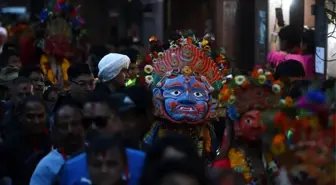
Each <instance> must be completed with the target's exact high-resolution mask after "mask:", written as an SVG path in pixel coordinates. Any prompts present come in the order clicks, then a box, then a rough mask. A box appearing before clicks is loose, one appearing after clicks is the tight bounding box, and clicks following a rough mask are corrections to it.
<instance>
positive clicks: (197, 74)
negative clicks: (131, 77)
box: [139, 31, 228, 144]
mask: <svg viewBox="0 0 336 185" xmlns="http://www.w3.org/2000/svg"><path fill="white" fill-rule="evenodd" d="M150 46H151V49H150V54H148V55H147V56H146V57H145V60H144V62H143V63H142V64H141V65H142V66H140V69H141V68H143V70H141V71H142V72H141V74H140V79H139V81H140V82H143V85H148V86H150V87H152V88H153V103H154V107H155V115H156V116H157V117H160V118H162V119H161V121H159V123H155V124H154V126H153V129H152V130H151V131H150V134H149V135H147V137H146V138H145V142H146V143H148V144H150V143H151V141H152V139H153V138H157V137H159V136H161V135H162V134H163V132H165V131H176V132H179V133H185V134H189V135H191V137H192V138H194V139H196V140H197V139H199V138H200V137H202V138H206V136H205V135H204V132H203V131H202V130H204V129H203V127H205V125H207V121H208V120H209V119H210V118H214V117H215V116H216V108H217V100H216V98H215V97H213V96H212V93H213V92H215V91H218V92H219V90H220V89H221V86H222V82H223V80H224V76H225V75H226V74H227V73H228V61H227V59H226V57H225V56H224V51H223V50H221V49H220V48H215V46H214V38H211V37H208V36H205V37H203V39H201V40H198V39H197V38H196V37H195V35H194V34H193V33H192V32H190V31H187V32H185V33H182V32H177V34H176V35H174V38H173V39H172V40H170V43H169V45H164V44H163V43H161V42H160V41H158V40H157V39H156V38H155V37H151V38H150ZM182 125H183V126H182ZM185 125H189V126H187V129H185ZM188 130H189V131H188ZM206 130H207V129H206ZM149 138H150V139H149Z"/></svg>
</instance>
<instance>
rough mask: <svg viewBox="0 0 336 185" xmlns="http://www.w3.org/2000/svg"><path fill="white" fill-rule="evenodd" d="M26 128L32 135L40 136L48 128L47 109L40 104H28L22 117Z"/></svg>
mask: <svg viewBox="0 0 336 185" xmlns="http://www.w3.org/2000/svg"><path fill="white" fill-rule="evenodd" d="M21 122H22V124H23V125H24V128H25V129H26V130H27V131H28V132H29V133H31V134H40V133H43V132H44V129H45V128H46V109H45V107H44V105H42V104H41V103H40V102H35V101H32V102H28V103H27V104H26V107H25V108H24V111H23V112H22V115H21Z"/></svg>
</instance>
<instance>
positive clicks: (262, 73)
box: [218, 67, 284, 120]
mask: <svg viewBox="0 0 336 185" xmlns="http://www.w3.org/2000/svg"><path fill="white" fill-rule="evenodd" d="M250 85H258V86H266V87H269V88H270V89H271V90H272V92H273V94H275V95H278V96H280V95H281V94H282V92H283V87H284V84H283V83H282V82H281V81H279V80H274V77H273V74H272V73H271V72H269V71H266V70H264V69H262V68H260V67H257V68H255V69H254V70H253V72H252V75H251V76H245V75H237V76H235V77H234V78H233V79H232V80H231V81H229V82H228V83H226V84H224V85H223V87H222V89H221V91H220V93H219V97H218V99H219V101H220V106H221V107H227V109H228V115H229V117H230V118H231V119H232V120H238V118H239V116H240V113H239V112H238V110H237V108H236V106H235V103H236V99H237V97H236V94H235V90H236V89H238V88H249V86H250Z"/></svg>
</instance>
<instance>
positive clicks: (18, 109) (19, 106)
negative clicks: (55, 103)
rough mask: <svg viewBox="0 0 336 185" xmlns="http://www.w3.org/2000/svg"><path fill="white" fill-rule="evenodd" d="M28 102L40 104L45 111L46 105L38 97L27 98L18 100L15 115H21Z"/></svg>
mask: <svg viewBox="0 0 336 185" xmlns="http://www.w3.org/2000/svg"><path fill="white" fill-rule="evenodd" d="M30 102H37V103H40V104H41V105H42V106H43V107H44V109H45V110H47V106H46V104H45V103H44V101H43V100H42V99H41V98H40V97H38V96H27V97H24V98H23V99H21V100H19V102H18V103H17V105H16V106H15V115H20V114H22V113H23V111H24V110H25V108H26V106H27V104H28V103H30Z"/></svg>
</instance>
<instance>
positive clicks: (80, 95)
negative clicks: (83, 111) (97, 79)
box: [70, 74, 95, 101]
mask: <svg viewBox="0 0 336 185" xmlns="http://www.w3.org/2000/svg"><path fill="white" fill-rule="evenodd" d="M94 88H95V84H94V77H93V75H92V74H83V75H80V76H78V77H77V78H75V79H74V80H72V83H71V87H70V89H71V94H73V97H74V98H77V99H78V100H80V101H82V100H85V98H86V97H87V95H88V93H89V92H91V91H92V90H93V89H94Z"/></svg>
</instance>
